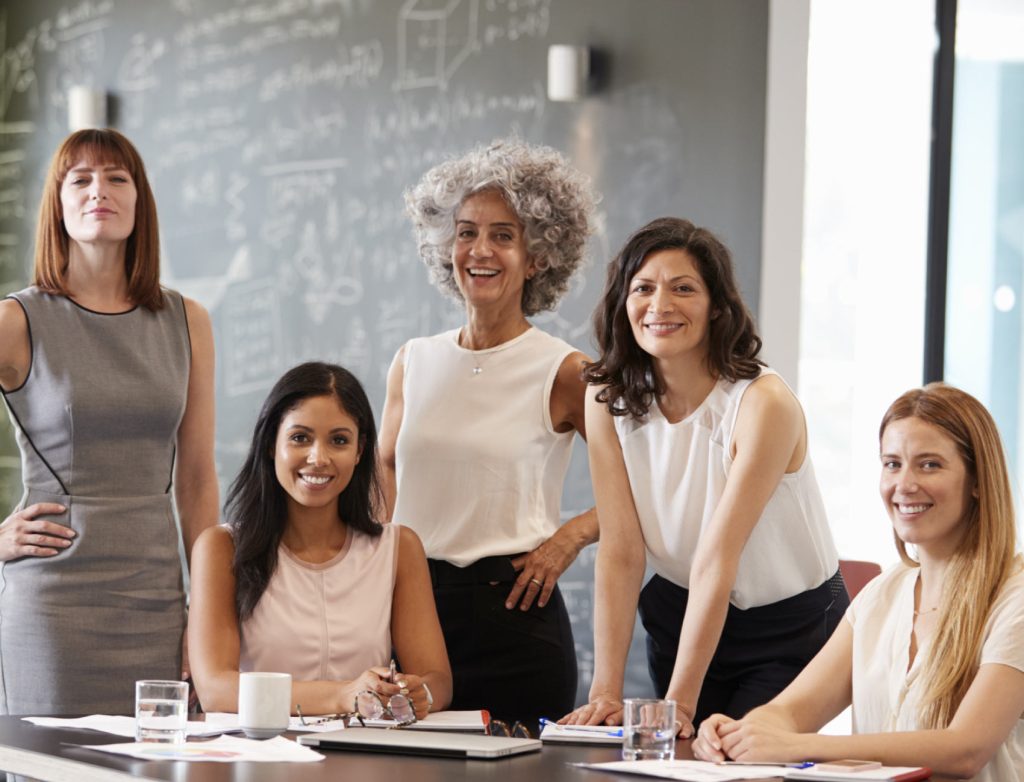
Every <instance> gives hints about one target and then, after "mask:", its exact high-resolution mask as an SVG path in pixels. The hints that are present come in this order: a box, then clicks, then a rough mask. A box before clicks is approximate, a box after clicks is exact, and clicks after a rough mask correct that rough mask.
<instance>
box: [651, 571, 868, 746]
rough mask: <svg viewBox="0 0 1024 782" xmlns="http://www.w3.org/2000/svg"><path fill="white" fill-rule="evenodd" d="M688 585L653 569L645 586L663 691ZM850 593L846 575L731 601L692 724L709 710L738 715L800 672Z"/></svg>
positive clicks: (655, 670)
mask: <svg viewBox="0 0 1024 782" xmlns="http://www.w3.org/2000/svg"><path fill="white" fill-rule="evenodd" d="M688 596H689V592H688V590H686V589H684V588H683V587H680V586H677V585H676V584H673V583H672V582H671V581H668V580H667V579H664V578H662V577H661V576H654V577H653V578H652V579H651V580H650V581H648V582H647V585H646V586H645V587H644V588H643V591H642V592H641V593H640V620H641V621H642V622H643V625H644V629H646V630H647V665H648V669H649V670H650V674H651V680H652V681H653V682H654V689H655V691H656V692H657V693H658V696H659V697H664V695H665V693H666V692H667V691H668V685H669V681H670V680H671V678H672V668H673V666H674V665H675V661H676V651H677V650H678V647H679V631H680V629H681V628H682V625H683V617H684V616H685V615H686V602H687V598H688ZM849 604H850V599H849V597H848V596H847V594H846V586H845V585H844V584H843V578H842V576H841V575H840V574H839V573H838V572H836V574H835V575H834V576H833V577H832V578H830V579H829V580H827V581H825V582H824V583H823V584H821V585H820V586H818V587H816V588H814V589H810V590H808V591H806V592H802V593H801V594H799V595H794V596H793V597H789V598H786V599H785V600H780V601H779V602H777V603H770V604H768V605H764V606H757V607H756V608H749V609H747V610H745V611H744V610H740V609H739V608H736V607H735V606H733V605H730V606H729V611H728V614H727V615H726V619H725V627H724V628H723V630H722V637H721V639H720V640H719V642H718V647H717V648H716V649H715V654H714V657H712V659H711V665H710V667H709V668H708V672H707V675H706V676H705V677H704V684H703V686H702V687H701V691H700V697H699V699H698V701H697V710H696V713H695V715H694V720H693V722H694V726H697V725H699V724H700V722H701V720H703V719H704V718H705V717H707V716H708V715H710V714H715V713H722V714H727V715H729V716H730V717H734V718H736V719H738V718H740V717H742V716H743V715H744V714H746V713H747V712H748V711H750V710H751V709H753V708H754V707H755V706H760V705H762V704H764V703H767V702H768V701H770V700H771V699H772V698H773V697H775V696H776V695H777V694H778V693H780V692H782V690H784V689H785V688H786V686H787V685H788V684H789V683H790V682H791V681H793V679H795V678H796V676H797V674H798V673H800V671H802V670H803V669H804V666H806V665H807V663H808V662H810V661H811V658H813V657H814V655H815V654H817V653H818V650H819V649H821V647H822V646H824V645H825V641H827V640H828V638H829V636H830V635H832V631H833V630H835V629H836V627H837V626H838V624H839V622H840V620H841V619H842V617H843V613H844V612H845V611H846V607H847V606H848V605H849Z"/></svg>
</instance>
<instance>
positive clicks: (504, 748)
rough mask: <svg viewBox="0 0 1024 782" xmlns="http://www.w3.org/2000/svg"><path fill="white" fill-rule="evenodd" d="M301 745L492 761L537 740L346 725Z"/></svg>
mask: <svg viewBox="0 0 1024 782" xmlns="http://www.w3.org/2000/svg"><path fill="white" fill-rule="evenodd" d="M298 741H299V743H300V744H305V745H306V746H307V747H317V748H318V749H348V750H354V751H356V752H386V753H389V754H395V755H433V756H435V757H447V758H468V759H480V760H493V759H495V758H505V757H508V756H510V755H522V754H523V753H526V752H539V751H540V748H541V743H540V741H538V740H537V739H516V738H508V737H505V736H480V735H477V734H470V733H439V732H437V731H429V730H385V729H382V728H345V729H344V730H332V731H328V732H326V733H306V734H304V735H302V736H299V739H298Z"/></svg>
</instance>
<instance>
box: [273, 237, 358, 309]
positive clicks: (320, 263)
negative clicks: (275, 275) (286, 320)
mask: <svg viewBox="0 0 1024 782" xmlns="http://www.w3.org/2000/svg"><path fill="white" fill-rule="evenodd" d="M288 265H289V269H290V273H288V274H286V276H285V280H284V287H285V288H286V289H291V290H294V289H295V288H296V286H297V285H301V286H302V301H303V303H304V304H305V305H306V308H307V311H308V313H309V316H310V318H312V319H313V320H314V321H315V322H316V323H320V324H322V323H323V322H324V321H325V320H326V319H327V315H328V313H329V312H330V311H331V309H332V308H333V307H335V306H338V305H340V306H348V305H352V304H355V303H357V302H359V301H360V300H361V299H362V298H363V284H362V282H360V281H359V280H358V279H356V278H355V277H353V276H350V275H349V274H346V271H347V270H346V268H345V267H346V266H348V265H349V264H348V263H346V262H344V261H343V262H342V263H339V264H338V265H337V268H333V267H332V264H330V263H328V262H327V259H326V258H325V257H324V253H323V250H322V249H321V241H320V234H319V231H318V230H317V227H316V224H315V223H314V222H312V221H309V222H307V223H306V225H305V227H304V228H303V229H302V236H301V237H300V239H299V247H298V250H296V252H295V255H294V256H293V257H292V259H291V261H290V262H289V264H288Z"/></svg>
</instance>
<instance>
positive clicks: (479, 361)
mask: <svg viewBox="0 0 1024 782" xmlns="http://www.w3.org/2000/svg"><path fill="white" fill-rule="evenodd" d="M464 341H465V338H464V337H463V335H462V334H461V333H460V334H459V339H458V344H459V347H461V348H462V349H463V350H468V351H469V352H470V353H471V354H472V358H473V368H472V370H471V371H472V374H473V376H474V377H476V376H477V375H480V374H482V373H483V371H484V365H486V364H487V362H488V361H490V360H491V358H492V357H493V356H494V354H495V353H496V352H497V351H496V350H494V349H488V348H484V349H483V350H474V349H473V348H471V347H468V346H467V345H464V344H463V342H464Z"/></svg>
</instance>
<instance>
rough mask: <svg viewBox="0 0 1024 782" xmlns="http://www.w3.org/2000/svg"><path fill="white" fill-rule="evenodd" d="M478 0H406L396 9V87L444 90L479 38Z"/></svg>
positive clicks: (475, 46)
mask: <svg viewBox="0 0 1024 782" xmlns="http://www.w3.org/2000/svg"><path fill="white" fill-rule="evenodd" d="M479 12H480V2H479V0H406V2H405V3H404V4H403V5H402V8H401V10H400V11H399V12H398V80H397V82H396V84H395V88H396V89H399V90H404V89H414V88H417V87H436V88H438V89H441V90H444V89H447V87H448V82H449V80H450V79H451V77H452V75H453V74H454V73H455V71H456V70H458V68H459V66H460V65H462V63H463V62H464V61H465V60H466V58H467V57H469V55H470V54H472V53H473V52H475V51H479V49H480V42H479V38H478V33H477V24H478V16H479Z"/></svg>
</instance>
